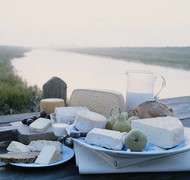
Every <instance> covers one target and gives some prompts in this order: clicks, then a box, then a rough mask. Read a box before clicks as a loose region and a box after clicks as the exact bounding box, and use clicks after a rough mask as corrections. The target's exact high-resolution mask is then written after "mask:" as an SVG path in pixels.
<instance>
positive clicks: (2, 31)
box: [0, 0, 190, 47]
mask: <svg viewBox="0 0 190 180" xmlns="http://www.w3.org/2000/svg"><path fill="white" fill-rule="evenodd" d="M0 45H19V46H45V47H48V46H190V0H0Z"/></svg>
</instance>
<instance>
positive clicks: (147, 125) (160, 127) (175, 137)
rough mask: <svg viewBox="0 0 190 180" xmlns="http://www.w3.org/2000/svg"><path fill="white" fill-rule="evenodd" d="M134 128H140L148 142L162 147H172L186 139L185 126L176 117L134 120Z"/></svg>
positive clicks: (132, 123) (132, 124)
mask: <svg viewBox="0 0 190 180" xmlns="http://www.w3.org/2000/svg"><path fill="white" fill-rule="evenodd" d="M131 127H132V129H140V130H141V131H142V132H143V133H144V134H145V135H146V136H147V139H148V142H149V143H151V144H154V145H156V146H159V147H161V148H166V149H167V148H172V147H174V146H177V145H178V144H180V143H181V142H182V141H183V140H184V127H183V124H182V123H181V121H180V120H179V119H177V118H175V117H171V116H167V117H157V118H148V119H139V120H133V121H132V122H131Z"/></svg>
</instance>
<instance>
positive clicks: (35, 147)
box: [28, 140, 63, 152]
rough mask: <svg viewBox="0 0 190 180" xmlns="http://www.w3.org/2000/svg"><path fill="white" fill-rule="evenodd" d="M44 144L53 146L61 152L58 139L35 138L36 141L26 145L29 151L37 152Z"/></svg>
mask: <svg viewBox="0 0 190 180" xmlns="http://www.w3.org/2000/svg"><path fill="white" fill-rule="evenodd" d="M45 146H55V147H56V151H59V152H62V149H63V146H62V144H61V143H60V142H58V141H47V140H37V141H31V142H30V144H29V145H28V150H29V151H31V152H39V151H41V150H42V149H43V148H44V147H45Z"/></svg>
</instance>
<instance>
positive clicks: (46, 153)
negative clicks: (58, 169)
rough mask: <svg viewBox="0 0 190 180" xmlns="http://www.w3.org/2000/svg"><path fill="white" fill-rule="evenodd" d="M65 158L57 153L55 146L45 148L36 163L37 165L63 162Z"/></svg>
mask: <svg viewBox="0 0 190 180" xmlns="http://www.w3.org/2000/svg"><path fill="white" fill-rule="evenodd" d="M62 159H63V157H62V155H61V153H60V152H58V151H56V147H55V146H45V147H43V149H42V150H41V152H40V154H39V155H38V157H37V159H36V161H35V163H37V164H51V163H54V162H57V161H60V160H62Z"/></svg>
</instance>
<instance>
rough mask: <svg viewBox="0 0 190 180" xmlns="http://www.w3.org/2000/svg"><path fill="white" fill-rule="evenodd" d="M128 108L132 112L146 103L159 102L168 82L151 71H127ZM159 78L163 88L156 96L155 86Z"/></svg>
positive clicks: (126, 109)
mask: <svg viewBox="0 0 190 180" xmlns="http://www.w3.org/2000/svg"><path fill="white" fill-rule="evenodd" d="M126 75H127V92H126V108H125V111H128V112H129V111H130V110H133V109H134V108H136V107H137V106H138V105H139V104H141V103H143V102H145V101H152V100H157V99H158V97H159V95H160V93H161V91H162V89H163V88H164V87H165V86H166V81H165V79H164V77H162V76H156V75H155V74H154V73H153V72H150V71H135V70H134V71H127V73H126ZM158 78H161V80H162V83H161V88H160V89H159V91H158V92H157V93H156V94H155V95H154V86H155V82H156V80H157V79H158Z"/></svg>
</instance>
